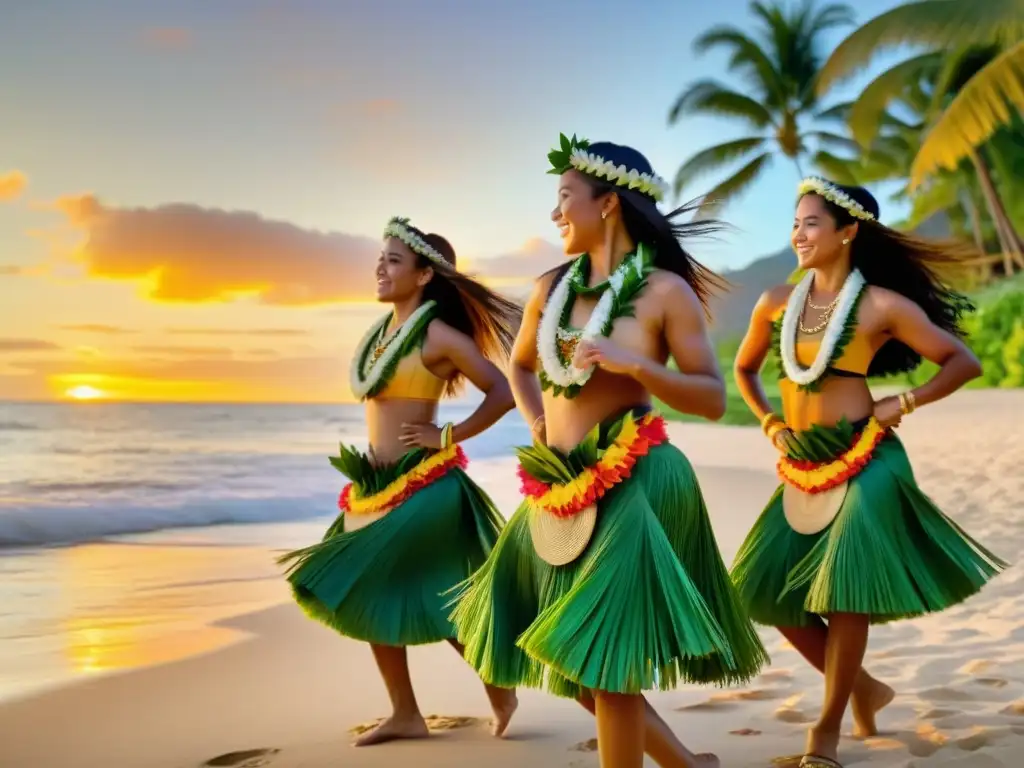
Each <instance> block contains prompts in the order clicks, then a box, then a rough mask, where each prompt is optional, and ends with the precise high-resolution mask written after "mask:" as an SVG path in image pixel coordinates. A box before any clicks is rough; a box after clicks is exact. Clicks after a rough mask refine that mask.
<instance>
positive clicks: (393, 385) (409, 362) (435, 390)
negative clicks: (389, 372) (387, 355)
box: [377, 349, 447, 400]
mask: <svg viewBox="0 0 1024 768" xmlns="http://www.w3.org/2000/svg"><path fill="white" fill-rule="evenodd" d="M446 383H447V382H446V381H445V380H444V379H442V378H439V377H437V376H435V375H434V374H433V373H431V372H430V369H429V368H427V366H425V365H424V364H423V358H422V357H421V355H420V351H419V350H418V349H414V350H413V351H412V352H410V353H409V354H408V355H406V356H405V357H403V358H402V359H401V360H399V361H398V367H397V368H396V369H395V375H394V376H392V377H391V381H389V382H388V385H387V386H386V387H385V388H384V389H383V391H381V392H380V393H379V394H378V395H377V399H379V400H440V399H441V395H443V394H444V388H445V384H446Z"/></svg>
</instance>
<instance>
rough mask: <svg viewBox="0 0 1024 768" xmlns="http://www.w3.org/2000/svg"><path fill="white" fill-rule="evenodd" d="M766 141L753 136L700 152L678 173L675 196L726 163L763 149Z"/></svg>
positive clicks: (682, 166) (680, 168) (681, 167)
mask: <svg viewBox="0 0 1024 768" xmlns="http://www.w3.org/2000/svg"><path fill="white" fill-rule="evenodd" d="M765 141H766V139H764V138H763V137H761V136H752V137H750V138H746V139H736V140H735V141H726V142H724V143H722V144H717V145H716V146H713V147H708V148H707V149H705V150H702V151H700V152H698V153H697V154H696V155H694V156H693V157H691V158H690V159H689V160H687V161H686V162H685V163H683V164H682V165H681V166H680V167H679V170H678V171H676V178H675V183H674V184H673V189H674V191H675V194H676V195H677V196H678V195H680V194H681V193H682V191H683V189H684V188H685V187H686V186H687V185H688V184H691V183H692V182H693V180H694V179H695V178H696V177H697V176H699V175H700V174H702V173H707V172H708V171H712V170H715V169H717V168H719V167H721V166H723V165H725V164H726V163H730V162H732V161H733V160H737V159H739V158H741V157H743V156H744V155H747V154H749V153H751V152H753V151H754V150H755V149H758V148H760V147H762V146H763V145H764V143H765Z"/></svg>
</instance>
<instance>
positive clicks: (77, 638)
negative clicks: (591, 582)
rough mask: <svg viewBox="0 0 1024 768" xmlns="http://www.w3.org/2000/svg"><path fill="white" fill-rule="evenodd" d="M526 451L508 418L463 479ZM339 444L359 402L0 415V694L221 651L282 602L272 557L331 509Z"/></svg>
mask: <svg viewBox="0 0 1024 768" xmlns="http://www.w3.org/2000/svg"><path fill="white" fill-rule="evenodd" d="M472 407H473V406H472V405H459V404H453V405H447V406H445V407H442V409H441V419H443V420H446V421H447V420H452V421H457V420H459V419H461V418H463V417H464V416H465V414H467V413H468V412H469V411H470V410H471V409H472ZM527 440H528V430H527V427H526V425H525V424H524V423H523V421H522V419H521V418H520V417H519V416H518V414H516V413H514V412H513V413H510V414H508V415H507V416H506V417H505V418H504V419H502V420H501V421H500V422H498V424H496V425H495V426H494V427H493V428H492V429H490V430H488V431H487V432H485V433H484V434H483V435H480V436H478V437H476V438H474V439H472V440H469V441H467V442H466V444H465V449H466V453H467V454H468V455H469V457H470V460H471V466H470V472H471V473H472V474H473V475H474V477H476V478H477V479H478V480H480V481H481V482H483V483H484V484H485V487H486V478H487V476H488V467H489V466H490V467H493V466H495V461H496V460H497V459H501V458H504V457H507V456H508V455H509V454H510V452H511V449H512V447H513V446H515V445H519V444H522V443H523V442H525V441H527ZM338 442H346V443H352V444H355V445H357V446H360V447H363V446H365V443H366V430H365V424H364V418H363V410H362V408H361V407H359V406H352V405H317V406H309V405H213V404H202V405H185V404H125V403H87V404H77V403H76V404H13V403H7V404H4V403H0V698H9V697H12V696H20V695H25V694H29V693H32V692H34V691H37V690H39V689H42V688H46V687H48V686H51V685H55V684H62V683H65V682H67V681H69V680H74V679H77V678H82V677H85V676H89V675H94V674H99V673H109V672H113V671H118V670H125V669H131V668H136V667H139V666H144V665H148V664H153V663H159V662H163V661H168V660H172V659H175V658H180V657H182V656H186V655H190V654H193V653H199V652H203V651H206V650H210V649H212V648H216V647H218V646H220V645H223V644H224V643H227V642H231V641H232V640H233V639H234V637H235V636H234V635H233V634H232V633H231V632H229V631H228V630H226V629H223V628H220V627H218V626H217V625H216V623H215V622H217V621H218V620H219V619H223V618H226V617H229V616H233V615H238V614H241V613H247V612H249V611H252V610H257V609H259V608H262V607H266V606H269V605H272V604H275V603H278V602H282V601H285V600H288V599H289V597H288V592H287V587H286V584H285V582H284V580H283V579H282V576H281V569H280V567H279V566H277V565H276V564H275V562H274V558H275V556H276V555H277V554H278V553H280V552H281V551H284V550H288V549H292V548H295V547H297V546H302V545H305V544H308V543H310V542H311V541H315V540H317V539H318V538H319V536H320V534H321V533H322V532H323V529H324V526H325V525H326V524H327V523H328V522H329V520H330V519H332V518H333V517H334V515H336V514H337V497H338V492H339V490H340V489H341V487H342V484H343V483H344V478H343V477H342V476H341V475H340V474H338V473H337V471H336V470H334V469H333V468H332V467H331V466H330V464H329V463H328V462H327V458H326V457H327V456H328V455H330V454H331V453H333V452H335V451H336V450H337V444H338Z"/></svg>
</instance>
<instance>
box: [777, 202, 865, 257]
mask: <svg viewBox="0 0 1024 768" xmlns="http://www.w3.org/2000/svg"><path fill="white" fill-rule="evenodd" d="M856 234H857V225H856V224H850V225H847V226H844V227H838V226H836V220H835V217H834V216H833V215H832V213H831V211H829V209H828V207H827V206H826V205H825V201H824V200H823V199H822V198H821V197H819V196H818V195H814V194H808V195H804V196H803V197H801V198H800V202H799V203H797V206H796V217H795V218H794V220H793V233H792V235H791V238H790V241H791V243H792V244H793V250H794V251H795V252H796V258H797V263H798V264H799V265H800V268H801V269H813V268H815V267H822V266H825V265H827V264H831V263H832V262H833V261H835V260H836V259H838V258H840V257H841V256H842V255H843V253H844V251H845V250H848V248H849V243H847V244H845V245H844V244H843V240H846V239H848V240H849V241H850V242H851V243H852V242H853V238H854V236H855V235H856Z"/></svg>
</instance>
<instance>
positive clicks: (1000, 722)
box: [0, 390, 1024, 768]
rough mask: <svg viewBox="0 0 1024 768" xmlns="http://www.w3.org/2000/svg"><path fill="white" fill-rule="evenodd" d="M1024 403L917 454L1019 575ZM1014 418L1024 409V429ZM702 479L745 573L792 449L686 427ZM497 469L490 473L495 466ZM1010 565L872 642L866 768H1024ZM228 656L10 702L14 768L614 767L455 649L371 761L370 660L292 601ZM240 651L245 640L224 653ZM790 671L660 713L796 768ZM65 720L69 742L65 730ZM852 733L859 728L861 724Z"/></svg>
mask: <svg viewBox="0 0 1024 768" xmlns="http://www.w3.org/2000/svg"><path fill="white" fill-rule="evenodd" d="M1021 405H1024V395H1022V394H1021V393H1019V392H1018V391H1009V390H1002V391H984V392H976V393H975V392H964V393H959V394H958V395H956V396H954V397H953V398H950V399H949V400H948V401H944V402H942V403H939V404H936V405H934V406H930V407H929V408H928V409H927V410H923V411H919V412H918V413H916V414H914V416H913V418H910V419H907V420H906V421H905V422H904V426H902V427H901V428H900V431H899V435H900V437H901V439H903V440H904V442H905V443H906V444H907V446H908V451H909V453H910V456H911V460H912V461H913V462H914V467H915V471H916V472H917V473H918V478H919V480H920V482H921V484H922V486H923V487H924V489H925V490H926V492H927V493H929V495H932V496H933V498H935V499H936V501H937V502H938V503H939V505H940V507H942V508H944V509H946V510H947V511H948V512H949V513H950V514H951V516H952V517H954V519H956V520H957V521H958V522H960V523H962V524H963V525H964V527H965V528H966V529H967V530H968V532H970V533H971V534H972V535H974V536H975V537H976V538H978V539H979V541H981V542H982V543H983V544H985V545H986V546H989V547H990V548H992V549H994V550H995V551H996V552H997V554H999V555H1001V556H1003V557H1004V558H1005V559H1012V558H1013V557H1014V556H1015V553H1016V552H1018V551H1021V549H1022V548H1024V525H1022V523H1024V510H1022V504H1021V501H1022V500H1024V477H1021V473H1020V472H1019V469H1018V468H1019V466H1020V462H1021V461H1024V449H1022V448H1021V447H1020V443H1019V438H1018V437H1017V435H1016V432H1015V431H1014V429H1013V427H1012V424H1011V422H1012V421H1013V420H1012V419H1008V418H1006V416H1005V415H1004V414H1006V415H1008V414H1009V413H1012V412H1015V411H1016V412H1019V407H1020V406H1021ZM1011 409H1012V410H1011ZM669 429H670V434H671V437H672V440H673V442H674V443H675V444H676V445H678V446H679V447H680V449H681V450H683V452H684V453H686V454H687V456H688V457H689V458H690V460H691V462H692V463H693V465H694V467H695V468H696V471H697V474H698V477H699V479H700V482H701V485H702V488H703V490H704V495H705V500H706V502H707V505H708V508H709V510H710V513H711V516H712V522H713V524H714V527H715V533H716V537H717V539H718V543H719V547H720V549H721V551H722V554H723V557H724V558H725V560H726V561H727V562H729V561H730V560H731V559H732V556H733V554H734V553H735V551H736V549H737V548H738V546H739V543H740V541H741V540H742V538H743V536H744V535H745V534H746V532H747V530H748V529H749V527H750V525H751V524H752V522H753V520H754V518H755V517H756V516H757V515H758V514H759V513H760V510H761V508H762V507H763V505H764V503H765V502H766V500H767V498H768V497H769V495H770V493H771V492H772V491H773V490H774V488H775V486H776V484H777V481H776V479H775V476H774V456H775V455H776V454H775V452H774V450H773V449H772V448H771V447H770V445H768V444H767V442H766V441H765V440H764V438H763V437H762V436H761V434H760V432H759V430H757V428H756V427H755V428H750V427H729V426H722V425H700V424H693V423H680V422H672V423H670V425H669ZM510 467H511V461H510V460H509V461H506V460H499V461H495V462H493V464H491V463H489V464H488V466H487V467H486V471H485V472H481V474H480V475H479V476H478V479H480V480H482V482H483V483H484V484H485V487H486V489H487V490H488V492H490V493H491V494H492V496H493V497H494V500H495V503H496V504H497V505H498V506H499V509H501V510H502V511H503V513H505V514H509V513H510V512H511V510H512V509H514V502H515V501H516V500H517V499H518V488H517V486H516V483H515V478H514V472H512V471H511V469H510ZM482 469H483V467H482ZM1022 586H1024V576H1022V573H1021V569H1020V568H1018V567H1015V566H1013V565H1011V568H1010V569H1009V570H1008V571H1007V572H1006V573H1004V574H1003V575H1001V576H999V577H997V579H996V580H994V581H993V583H992V584H990V585H989V586H987V587H986V588H985V589H984V590H983V591H982V593H981V594H980V595H977V596H975V597H974V598H972V599H971V600H969V601H967V602H966V603H964V604H962V605H959V606H955V607H953V608H951V609H950V610H948V611H946V612H944V613H942V614H939V615H936V616H926V617H923V618H920V619H916V620H913V621H906V622H898V623H895V624H893V625H889V626H883V627H878V628H876V629H873V630H872V635H871V640H870V643H869V650H868V656H867V657H866V660H865V665H866V666H867V667H868V668H869V669H870V670H871V671H872V672H873V673H875V674H877V675H878V676H880V677H881V678H882V679H884V680H885V681H886V682H888V683H890V684H892V685H893V686H894V687H895V688H896V689H897V694H898V695H897V698H896V701H895V702H894V703H893V704H892V705H891V706H890V707H889V708H888V709H887V710H885V712H883V713H882V715H881V716H880V718H879V721H880V726H881V727H882V728H883V730H884V731H885V733H884V734H883V735H880V736H878V737H875V738H872V739H867V740H854V739H852V738H848V737H844V741H843V745H842V754H843V756H844V757H845V759H846V761H847V762H846V764H847V765H853V764H856V765H861V764H867V765H870V766H872V768H875V766H885V768H908V766H911V765H913V766H914V768H933V766H934V767H935V768H938V767H939V766H942V767H943V768H944V767H945V766H951V767H952V766H956V767H957V768H971V766H978V768H1011V767H1012V766H1015V765H1016V764H1017V762H1016V759H1015V758H1014V757H1013V756H1014V755H1015V754H1018V753H1019V750H1021V749H1022V748H1024V630H1022V629H1021V627H1022V626H1024V598H1021V597H1020V595H1021V594H1022V590H1021V587H1022ZM209 626H210V628H212V631H216V632H220V633H222V637H223V638H224V643H223V644H221V645H220V646H218V647H216V648H211V649H208V650H205V651H203V652H200V653H198V654H192V655H188V656H186V657H184V658H179V659H176V660H172V661H167V662H164V663H159V664H156V665H149V666H142V667H137V668H133V669H128V670H121V671H116V672H111V673H104V674H102V675H98V676H95V677H88V678H84V679H81V678H80V679H77V680H74V681H70V682H68V683H64V684H61V685H58V686H56V687H52V688H48V689H47V690H45V691H36V692H32V693H29V694H26V695H24V696H19V697H17V698H12V699H8V700H5V701H2V702H0V744H3V747H2V748H0V753H2V754H3V757H4V758H5V759H3V760H0V763H2V764H3V765H4V766H5V768H6V766H8V765H10V766H11V768H22V766H24V767H25V768H28V766H33V768H37V767H38V768H49V767H50V766H53V768H92V766H96V768H100V767H101V766H102V767H103V768H185V767H186V766H200V765H202V764H203V763H204V762H205V761H208V760H210V759H212V758H214V757H216V756H218V755H223V754H225V753H229V752H234V751H238V750H243V751H244V750H256V749H264V748H266V749H274V750H280V751H279V752H275V753H268V754H263V755H258V754H255V753H254V754H252V755H250V756H249V757H248V758H245V759H243V758H242V757H240V758H239V761H238V762H237V763H236V765H238V766H244V768H255V766H268V768H269V767H272V768H329V766H334V765H341V764H344V765H345V766H352V767H353V768H363V767H365V768H376V767H377V766H390V765H394V764H395V763H398V762H402V761H406V760H416V759H419V760H424V759H425V760H426V762H427V764H429V765H456V766H457V765H467V766H468V765H479V764H481V763H486V764H488V766H489V768H505V767H506V766H507V767H508V768H513V766H515V767H516V768H520V767H521V766H522V765H523V764H530V765H531V766H535V767H536V768H544V767H545V766H552V767H553V768H554V767H555V766H561V767H563V768H564V767H569V768H588V767H590V766H596V762H597V760H596V752H594V751H593V743H592V741H591V740H592V739H593V737H594V725H593V720H592V718H591V717H590V716H589V715H588V714H587V713H586V712H584V711H583V710H582V709H581V708H580V707H578V706H577V705H575V704H574V703H573V702H568V701H564V700H559V699H555V698H554V697H551V696H549V695H547V694H545V693H543V692H535V691H523V692H522V695H521V697H520V699H521V705H520V708H519V710H518V712H517V713H516V716H515V718H514V719H513V721H512V724H511V727H510V730H509V738H507V739H505V740H496V739H493V738H492V737H490V736H489V734H488V732H487V727H486V726H487V720H488V718H489V710H488V706H487V702H486V698H485V697H484V695H483V692H482V690H481V687H480V684H479V681H478V680H476V677H475V675H474V674H473V673H472V671H471V670H470V669H469V668H468V667H467V666H466V665H465V664H464V663H463V662H462V660H461V659H459V658H458V656H457V655H456V654H455V653H453V652H452V651H451V649H450V648H448V647H447V646H446V645H443V644H442V645H435V646H426V647H417V648H413V649H410V667H411V670H412V675H413V679H414V684H415V686H416V691H417V694H418V698H419V700H420V704H421V708H422V710H423V712H424V714H425V715H431V714H439V715H440V717H441V719H440V720H437V721H434V723H435V725H437V726H438V728H439V730H438V731H437V732H436V733H434V734H433V735H432V737H431V739H429V740H427V741H426V742H404V743H396V744H389V745H380V746H377V747H372V748H365V749H359V750H354V749H350V748H349V747H348V743H349V741H350V738H351V737H350V736H349V734H348V729H349V728H350V727H352V726H357V725H359V724H362V723H368V722H370V721H372V720H373V718H374V717H377V716H381V715H384V714H386V713H387V711H388V704H387V698H386V694H385V692H384V689H383V685H382V684H381V683H380V680H379V679H378V676H377V673H376V669H375V667H374V665H373V662H372V657H371V654H370V653H369V650H368V649H367V648H366V646H365V645H363V644H360V643H356V642H353V641H350V640H347V639H345V638H340V637H338V636H337V635H335V634H334V633H333V632H332V631H330V630H327V629H326V628H324V627H322V626H320V625H319V624H316V623H315V622H313V621H311V620H309V619H307V618H306V617H305V616H304V615H303V614H302V613H301V611H300V610H299V609H298V608H297V606H295V605H294V604H293V603H290V602H289V601H288V600H287V598H285V599H284V600H283V601H282V602H278V603H275V604H274V605H271V606H269V607H265V608H260V609H258V610H256V611H243V612H241V613H239V614H235V615H233V616H231V617H229V618H223V619H219V620H217V621H215V622H212V623H211V624H210V625H209ZM225 633H226V634H225ZM761 635H762V638H763V639H764V641H765V644H766V647H767V648H768V650H769V653H770V654H771V656H772V662H773V663H772V666H771V667H768V668H766V670H765V671H764V673H763V674H762V675H761V677H760V678H759V679H758V680H756V681H754V682H753V683H751V684H750V685H749V686H746V687H743V688H725V689H718V688H711V687H696V686H693V687H690V686H686V687H682V688H679V689H677V690H675V691H672V692H666V693H656V694H653V695H652V696H651V697H650V698H651V701H652V703H653V704H654V706H655V707H656V708H657V709H658V710H659V712H660V713H661V714H662V716H663V717H664V718H665V719H666V720H667V721H668V722H669V724H670V725H671V727H672V728H673V729H674V730H675V731H676V732H677V734H678V735H679V736H680V738H681V739H682V740H683V741H684V742H685V743H687V744H688V745H689V746H691V747H692V748H694V749H696V750H698V751H704V750H713V751H715V752H717V753H718V755H719V756H720V757H721V758H722V764H723V766H730V767H731V768H755V767H756V768H767V766H768V765H770V759H771V757H773V756H777V755H785V754H794V753H796V752H797V751H799V749H800V747H801V746H802V733H803V730H804V729H805V728H806V724H807V722H809V721H810V720H811V719H812V718H813V715H814V714H815V713H816V710H817V706H818V702H819V701H820V697H821V693H822V684H821V678H820V676H819V675H818V674H817V673H816V672H815V671H813V670H812V669H810V668H809V667H808V665H806V664H805V663H804V662H803V661H802V660H801V659H799V657H798V656H797V655H796V653H795V652H794V651H793V650H792V649H791V648H790V647H788V645H787V644H786V643H785V642H784V641H782V639H781V636H780V635H778V633H776V632H775V631H774V630H762V632H761ZM59 721H66V722H67V723H69V724H70V725H68V726H62V728H61V736H60V738H54V737H53V735H52V731H51V730H50V726H51V725H52V724H53V723H56V722H59ZM848 722H849V721H848Z"/></svg>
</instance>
